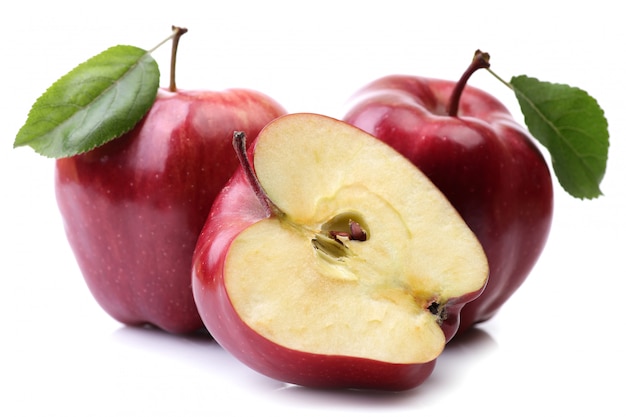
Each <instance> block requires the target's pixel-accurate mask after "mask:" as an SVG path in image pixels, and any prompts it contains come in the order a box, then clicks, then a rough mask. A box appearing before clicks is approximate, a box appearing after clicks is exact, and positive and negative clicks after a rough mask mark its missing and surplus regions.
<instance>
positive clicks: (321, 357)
mask: <svg viewBox="0 0 626 417" xmlns="http://www.w3.org/2000/svg"><path fill="white" fill-rule="evenodd" d="M242 140H243V136H242V135H241V133H238V134H236V135H235V140H234V142H235V143H236V147H237V149H238V155H239V156H240V160H241V162H242V166H241V168H240V169H238V170H237V171H236V173H235V175H234V176H233V177H232V179H231V180H230V181H229V183H228V185H227V186H226V187H225V188H224V189H223V190H222V192H221V193H220V194H219V195H218V197H217V199H216V201H215V204H214V205H213V208H212V210H211V213H210V215H209V218H208V220H207V223H206V225H205V227H204V229H203V231H202V234H201V235H200V237H199V239H198V243H197V246H196V251H195V254H194V260H193V270H192V271H193V278H192V283H193V292H194V296H195V299H196V304H197V306H198V311H199V312H200V315H201V316H202V319H203V321H204V323H205V325H206V327H207V329H208V330H209V332H210V333H211V334H212V335H213V337H214V338H215V339H216V340H217V341H218V342H219V343H220V345H222V346H223V347H224V348H225V349H226V350H228V351H229V352H231V353H232V354H233V355H234V356H235V357H237V358H238V359H239V360H241V361H242V362H243V363H245V364H247V365H248V366H250V367H251V368H253V369H255V370H257V371H258V372H260V373H262V374H264V375H267V376H269V377H272V378H275V379H278V380H281V381H285V382H289V383H294V384H299V385H304V386H310V387H322V388H359V389H380V390H405V389H409V388H413V387H415V386H417V385H419V384H421V383H422V382H423V381H424V380H425V379H426V378H427V377H428V376H429V375H430V374H431V372H432V370H433V368H434V366H435V361H436V358H437V357H438V355H439V354H440V353H441V351H442V350H443V348H444V346H445V343H446V342H447V341H448V340H449V339H450V338H451V337H452V336H453V334H454V332H455V331H456V328H457V325H458V321H457V320H458V315H459V310H460V309H461V307H462V306H463V305H464V304H465V303H467V302H468V301H469V300H472V299H474V298H476V296H478V294H479V293H480V291H481V290H482V288H483V287H484V285H485V282H486V279H487V275H488V266H487V260H486V257H485V254H484V252H483V249H482V247H481V246H480V243H479V242H478V240H477V239H476V237H475V235H474V234H473V233H472V232H471V230H470V229H469V228H468V227H467V225H466V224H465V222H464V221H463V220H462V219H461V217H460V216H459V215H458V213H457V212H456V211H455V210H454V208H453V207H452V206H451V205H450V203H449V202H448V200H447V199H446V198H445V196H443V194H442V193H441V192H440V191H439V190H438V189H437V188H436V187H435V186H434V185H433V184H432V183H431V182H430V181H429V180H428V179H427V178H426V177H425V176H424V175H423V174H422V173H421V172H420V171H419V170H418V169H416V168H415V166H413V164H411V163H410V162H409V161H408V160H406V159H405V158H404V157H402V156H401V155H400V154H398V153H397V152H396V151H394V150H393V149H392V148H391V147H389V146H387V145H385V144H384V143H383V142H381V141H379V140H376V139H375V138H374V137H372V136H370V135H369V134H366V133H365V132H363V131H361V130H359V129H356V128H354V127H352V126H350V125H348V124H347V123H343V122H341V121H338V120H335V119H331V118H328V117H324V116H320V115H314V114H291V115H287V116H283V117H280V118H278V119H276V120H275V121H273V122H272V123H270V124H269V125H267V126H266V127H265V128H264V129H263V130H262V132H261V133H260V134H259V135H258V137H257V140H256V141H255V142H254V143H253V144H252V146H251V147H250V148H249V151H248V153H246V149H245V144H244V143H243V142H242Z"/></svg>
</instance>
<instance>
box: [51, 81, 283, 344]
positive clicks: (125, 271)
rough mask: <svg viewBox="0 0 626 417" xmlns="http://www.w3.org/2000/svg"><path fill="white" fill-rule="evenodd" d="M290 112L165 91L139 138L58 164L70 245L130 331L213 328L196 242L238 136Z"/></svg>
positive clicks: (241, 96)
mask: <svg viewBox="0 0 626 417" xmlns="http://www.w3.org/2000/svg"><path fill="white" fill-rule="evenodd" d="M284 113H285V110H284V109H283V108H282V107H281V106H280V105H279V104H278V103H276V102H275V101H274V100H272V99H270V98H269V97H267V96H265V95H263V94H261V93H257V92H254V91H249V90H242V89H232V90H225V91H220V92H211V91H191V90H189V91H185V90H178V91H177V92H175V93H172V92H170V91H168V90H166V89H160V90H159V91H158V93H157V98H156V101H155V103H154V105H153V106H152V108H151V109H150V111H149V112H148V114H147V115H146V116H145V117H144V118H143V119H142V121H141V122H140V123H139V124H138V125H137V126H136V127H135V128H134V129H133V130H131V131H130V132H128V133H127V134H125V135H123V136H122V137H120V138H117V139H115V140H113V141H111V142H109V143H107V144H105V145H103V146H101V147H98V148H96V149H94V150H92V151H89V152H87V153H84V154H80V155H77V156H73V157H69V158H63V159H58V160H57V162H56V166H55V190H56V197H57V203H58V207H59V210H60V212H61V215H62V218H63V221H64V226H65V230H66V234H67V238H68V241H69V243H70V246H71V248H72V250H73V252H74V255H75V257H76V260H77V262H78V265H79V267H80V269H81V272H82V274H83V276H84V278H85V281H86V283H87V285H88V287H89V289H90V291H91V292H92V294H93V296H94V297H95V299H96V300H97V302H98V303H99V304H100V305H101V306H102V308H103V309H104V310H105V311H106V312H108V313H109V314H110V315H111V316H112V317H114V318H115V319H117V320H118V321H120V322H122V323H124V324H127V325H146V324H149V325H153V326H156V327H158V328H161V329H163V330H165V331H168V332H171V333H188V332H193V331H195V330H199V329H201V328H202V327H203V324H202V320H201V319H200V316H199V314H198V312H197V309H196V306H195V303H194V300H193V294H192V291H191V259H192V254H193V250H194V247H195V243H196V240H197V238H198V235H199V234H200V231H201V229H202V226H203V225H204V222H205V220H206V218H207V215H208V213H209V210H210V207H211V204H212V202H213V200H214V199H215V196H216V195H217V193H218V192H219V190H220V189H221V188H222V187H223V186H224V184H225V183H226V182H227V180H228V179H229V178H230V176H231V175H232V174H233V172H234V171H235V169H236V167H237V166H238V164H239V163H238V160H237V157H236V155H235V153H234V152H233V149H232V145H231V141H232V135H233V131H234V130H244V129H245V130H247V131H248V132H249V134H250V136H251V137H254V136H256V135H257V134H258V132H259V131H260V130H261V128H263V127H264V126H265V125H266V124H267V123H268V122H270V121H271V120H273V119H274V118H276V117H278V116H279V115H282V114H284Z"/></svg>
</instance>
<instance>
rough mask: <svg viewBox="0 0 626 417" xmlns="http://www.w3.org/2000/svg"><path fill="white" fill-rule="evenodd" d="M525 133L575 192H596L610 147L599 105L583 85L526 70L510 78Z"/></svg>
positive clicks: (576, 194)
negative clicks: (529, 74)
mask: <svg viewBox="0 0 626 417" xmlns="http://www.w3.org/2000/svg"><path fill="white" fill-rule="evenodd" d="M510 84H511V86H512V88H513V90H514V91H515V95H516V97H517V100H518V102H519V104H520V108H521V110H522V113H523V114H524V118H525V121H526V126H527V127H528V130H529V131H530V133H531V134H532V135H533V136H534V137H535V138H536V139H537V140H538V141H539V142H540V143H541V144H542V145H543V146H545V147H546V148H547V149H548V151H549V152H550V156H551V158H552V166H553V168H554V173H555V175H556V177H557V179H558V181H559V183H560V184H561V186H562V187H563V188H564V189H565V191H567V192H568V193H569V194H571V195H572V196H574V197H577V198H595V197H598V196H599V195H601V194H602V192H601V191H600V183H601V181H602V178H603V177H604V174H605V171H606V163H607V158H608V150H609V132H608V123H607V120H606V118H605V117H604V111H603V110H602V108H600V106H599V105H598V103H597V102H596V100H595V99H594V98H593V97H591V96H590V95H589V94H587V93H586V92H585V91H583V90H581V89H579V88H576V87H570V86H568V85H565V84H553V83H549V82H545V81H539V80H537V79H536V78H531V77H527V76H525V75H522V76H517V77H513V78H512V79H511V82H510Z"/></svg>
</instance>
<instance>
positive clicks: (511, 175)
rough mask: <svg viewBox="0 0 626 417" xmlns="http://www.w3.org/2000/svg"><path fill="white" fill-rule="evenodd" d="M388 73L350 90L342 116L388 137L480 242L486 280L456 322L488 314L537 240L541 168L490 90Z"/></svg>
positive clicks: (524, 270) (546, 216)
mask: <svg viewBox="0 0 626 417" xmlns="http://www.w3.org/2000/svg"><path fill="white" fill-rule="evenodd" d="M477 68H478V67H475V68H472V67H470V69H468V71H467V72H466V74H464V76H463V77H462V78H461V80H460V81H459V82H458V83H457V82H452V81H446V80H438V79H430V78H423V77H415V76H404V75H394V76H387V77H383V78H381V79H378V80H376V81H374V82H372V83H371V84H369V85H367V86H365V87H364V88H363V89H361V90H360V91H359V92H358V93H357V94H356V96H355V102H354V107H352V108H351V110H349V111H348V113H347V114H346V116H345V117H344V120H345V121H347V122H348V123H350V124H352V125H354V126H357V127H359V128H361V129H363V130H365V131H366V132H369V133H371V134H372V135H374V136H376V137H377V138H379V139H381V140H383V141H384V142H386V143H387V144H389V145H391V146H392V147H393V148H395V149H396V150H397V151H399V152H400V153H401V154H403V155H404V156H406V157H407V158H408V159H410V160H411V161H412V162H413V163H414V164H415V165H416V166H417V167H418V168H420V169H421V170H422V171H423V172H424V173H425V174H426V175H427V176H428V177H429V178H430V179H431V180H432V181H433V182H434V183H435V185H437V187H439V189H440V190H441V191H442V192H443V193H444V194H445V195H446V196H447V197H448V199H449V200H450V202H451V203H452V204H453V206H454V207H455V208H456V209H457V210H458V211H459V213H460V214H461V216H462V217H463V219H464V220H465V221H466V222H467V224H468V225H469V227H470V228H471V229H472V231H474V233H475V234H476V235H477V237H478V239H479V240H480V242H481V244H482V245H483V247H484V249H485V252H486V254H487V258H488V260H489V268H490V275H489V282H488V283H487V286H486V288H485V291H484V292H483V293H482V294H481V296H480V297H479V298H477V299H476V300H474V301H472V302H470V303H468V304H467V305H466V306H465V307H464V308H463V310H462V311H461V324H460V329H459V331H463V330H466V329H467V328H469V327H470V326H472V325H473V324H475V323H478V322H482V321H485V320H488V319H489V318H491V317H492V316H493V315H494V314H495V313H496V312H497V311H498V309H499V308H500V307H501V306H502V305H503V304H504V302H505V301H506V300H508V299H509V297H510V296H511V295H512V294H513V293H514V292H515V291H516V290H517V289H518V287H519V286H520V285H521V284H522V282H523V281H524V280H525V279H526V277H527V276H528V274H529V273H530V271H531V270H532V268H533V266H534V265H535V263H536V261H537V259H538V258H539V255H540V254H541V252H542V250H543V247H544V245H545V243H546V240H547V237H548V233H549V230H550V225H551V220H552V211H553V190H552V180H551V175H550V171H549V169H548V167H547V165H546V162H545V160H544V158H543V156H542V154H541V153H540V152H539V151H538V149H537V147H536V146H535V145H534V142H533V140H532V138H531V137H530V135H529V133H528V132H527V131H526V130H525V129H524V128H522V127H521V126H520V125H518V124H517V123H516V122H515V121H514V120H513V117H512V116H511V114H510V112H509V111H508V110H507V109H506V108H505V106H504V105H503V104H502V103H501V102H499V101H498V100H497V99H496V98H494V97H493V96H491V95H489V94H487V93H485V92H484V91H481V90H479V89H476V88H472V87H470V86H466V85H465V83H466V82H467V79H468V78H469V75H470V74H471V72H473V71H474V70H476V69H477Z"/></svg>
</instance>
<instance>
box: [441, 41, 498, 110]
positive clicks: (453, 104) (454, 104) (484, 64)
mask: <svg viewBox="0 0 626 417" xmlns="http://www.w3.org/2000/svg"><path fill="white" fill-rule="evenodd" d="M489 59H490V57H489V54H488V53H487V52H482V51H481V50H480V49H477V50H476V52H474V58H473V59H472V62H471V63H470V65H469V66H468V67H467V69H466V70H465V72H464V73H463V75H462V76H461V78H460V79H459V81H458V82H457V83H456V86H455V87H454V90H452V94H451V95H450V101H449V102H448V116H451V117H457V115H458V113H459V102H460V101H461V94H462V93H463V90H464V89H465V86H466V85H467V82H468V80H469V79H470V77H471V76H472V74H474V73H475V72H476V71H478V70H479V69H483V68H484V69H487V68H489V66H490V65H491V64H490V63H489Z"/></svg>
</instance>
